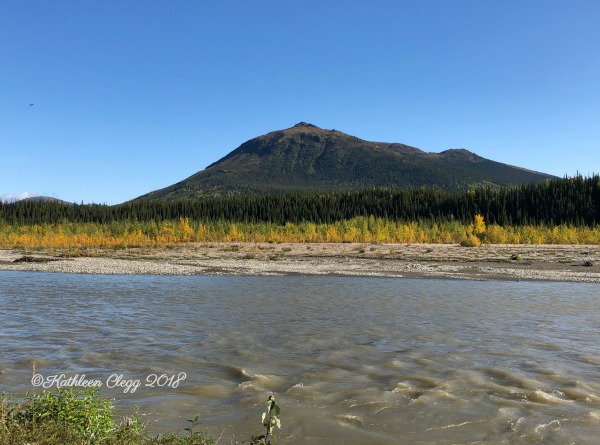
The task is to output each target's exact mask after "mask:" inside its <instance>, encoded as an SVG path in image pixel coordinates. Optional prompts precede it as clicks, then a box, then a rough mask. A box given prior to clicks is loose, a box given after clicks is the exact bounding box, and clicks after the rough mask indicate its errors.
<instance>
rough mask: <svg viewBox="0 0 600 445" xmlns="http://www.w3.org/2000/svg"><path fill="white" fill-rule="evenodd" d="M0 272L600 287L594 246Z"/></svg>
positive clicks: (156, 255)
mask: <svg viewBox="0 0 600 445" xmlns="http://www.w3.org/2000/svg"><path fill="white" fill-rule="evenodd" d="M0 270H27V271H43V272H60V273H78V274H156V275H337V276H378V277H406V278H425V277H427V278H453V279H471V280H547V281H578V282H600V247H599V246H596V245H593V246H592V245H498V244H493V245H483V246H481V247H476V248H475V247H462V246H459V245H456V244H356V243H336V244H326V243H320V244H319V243H314V244H313V243H186V244H175V245H169V246H165V247H157V248H148V247H142V248H128V249H89V250H77V251H74V250H52V251H50V250H47V251H35V252H23V251H20V250H0Z"/></svg>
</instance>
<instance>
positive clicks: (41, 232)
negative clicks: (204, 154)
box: [0, 215, 600, 249]
mask: <svg viewBox="0 0 600 445" xmlns="http://www.w3.org/2000/svg"><path fill="white" fill-rule="evenodd" d="M218 241H226V242H244V241H247V242H269V241H271V242H292V243H313V242H328V243H338V242H352V243H371V242H378V243H438V244H440V243H443V244H461V243H462V244H463V245H470V246H478V245H481V243H488V244H600V228H590V227H573V226H567V225H559V226H553V227H548V226H499V225H496V224H491V225H489V226H486V224H485V222H484V220H483V217H482V216H481V215H476V216H475V217H474V221H473V224H469V225H465V224H461V223H458V222H456V221H448V222H445V223H434V222H427V221H419V222H417V221H413V222H400V221H392V220H387V219H382V218H374V217H369V218H365V217H356V218H352V219H350V220H345V221H339V222H336V223H333V224H314V223H308V222H305V223H299V224H294V223H289V222H288V223H286V224H285V225H274V224H271V223H232V222H227V221H210V222H206V221H190V220H188V219H187V218H181V219H179V220H178V221H165V222H160V223H156V222H135V221H134V222H130V221H118V222H111V223H108V224H97V223H85V224H84V223H79V224H75V223H68V222H64V223H60V224H44V225H32V226H26V225H23V226H12V225H6V224H4V225H0V248H22V249H38V248H57V249H69V248H126V247H142V246H159V245H167V244H174V243H187V242H218Z"/></svg>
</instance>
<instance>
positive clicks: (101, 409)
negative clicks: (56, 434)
mask: <svg viewBox="0 0 600 445" xmlns="http://www.w3.org/2000/svg"><path fill="white" fill-rule="evenodd" d="M113 414H114V407H113V405H112V402H111V400H109V399H104V398H102V397H100V395H99V391H98V389H97V388H90V389H89V390H87V391H84V392H77V391H75V389H73V388H59V389H58V390H57V392H55V393H54V392H48V391H44V392H42V393H40V394H34V395H33V396H29V397H27V398H26V401H25V404H24V405H23V410H22V411H21V412H20V413H19V417H20V418H21V420H23V421H26V422H32V423H33V424H34V425H40V424H42V423H47V422H53V423H58V424H63V425H65V426H68V427H69V428H72V429H74V430H75V431H76V432H78V433H80V434H81V435H82V436H85V437H87V438H89V439H91V440H92V441H100V440H104V439H106V438H107V437H108V436H109V435H110V434H111V433H112V432H113V430H114V428H115V423H114V421H113Z"/></svg>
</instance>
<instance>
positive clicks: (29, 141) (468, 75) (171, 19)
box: [0, 0, 600, 204]
mask: <svg viewBox="0 0 600 445" xmlns="http://www.w3.org/2000/svg"><path fill="white" fill-rule="evenodd" d="M599 24H600V1H598V0H562V1H557V0H501V1H500V0H498V1H493V0H412V1H402V0H391V1H378V0H373V1H370V2H367V1H363V0H360V1H358V0H343V1H333V0H304V1H292V0H290V1H287V0H239V1H231V0H218V1H217V0H212V1H209V0H205V1H202V0H194V1H192V0H188V1H182V0H169V1H167V0H164V1H154V0H139V1H138V0H118V1H117V0H102V1H91V0H89V1H88V0H86V1H83V0H81V1H76V0H69V1H64V0H52V1H50V0H44V1H35V0H25V1H24V0H3V1H2V5H1V6H0V159H1V160H2V171H1V173H0V195H1V196H3V197H5V198H6V197H8V196H10V195H13V196H16V195H22V194H24V193H29V194H38V195H49V196H54V197H57V198H61V199H64V200H67V201H71V202H81V201H83V202H85V203H88V202H96V203H107V204H116V203H120V202H123V201H126V200H129V199H132V198H135V197H137V196H139V195H141V194H144V193H146V192H149V191H151V190H155V189H158V188H162V187H165V186H167V185H170V184H173V183H175V182H177V181H180V180H182V179H184V178H186V177H188V176H189V175H192V174H193V173H195V172H197V171H199V170H202V169H204V168H205V167H206V166H207V165H208V164H210V163H212V162H214V161H216V160H217V159H219V158H221V157H222V156H224V155H226V154H227V153H228V152H230V151H231V150H233V149H235V148H237V147H238V146H239V145H240V144H241V143H243V142H245V141H246V140H248V139H251V138H253V137H255V136H258V135H260V134H264V133H266V132H269V131H272V130H277V129H282V128H288V127H291V126H293V125H294V124H296V123H298V122H300V121H307V122H311V123H313V124H315V125H318V126H320V127H323V128H335V129H337V130H341V131H344V132H346V133H349V134H352V135H354V136H357V137H360V138H363V139H367V140H375V141H386V142H401V143H405V144H409V145H412V146H415V147H418V148H421V149H423V150H425V151H431V152H439V151H442V150H445V149H448V148H466V149H468V150H471V151H473V152H475V153H477V154H479V155H481V156H484V157H486V158H489V159H493V160H496V161H500V162H505V163H509V164H513V165H518V166H522V167H526V168H530V169H533V170H538V171H543V172H546V173H551V174H554V175H557V176H564V175H565V174H567V175H574V174H575V173H576V172H577V171H579V172H581V173H583V174H584V175H587V174H591V173H593V172H600V25H599ZM30 104H34V105H32V106H30Z"/></svg>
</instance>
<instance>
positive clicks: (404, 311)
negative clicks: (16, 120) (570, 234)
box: [0, 271, 600, 445]
mask: <svg viewBox="0 0 600 445" xmlns="http://www.w3.org/2000/svg"><path fill="white" fill-rule="evenodd" d="M599 289H600V288H599V287H598V285H597V284H580V283H548V282H476V281H458V280H456V281H449V280H429V279H385V278H354V277H353V278H344V277H302V276H294V277H237V276H229V277H217V276H102V275H67V274H48V273H36V272H33V273H30V272H6V271H5V272H0V391H8V392H10V393H12V394H14V395H17V396H20V395H23V394H24V393H25V392H26V391H32V390H35V391H36V392H38V391H41V390H42V389H43V386H39V387H36V388H35V389H34V388H33V387H32V383H31V381H32V378H31V376H32V362H35V364H36V365H35V366H36V373H38V374H39V376H38V377H37V378H38V379H41V380H38V381H36V383H42V384H45V385H46V386H48V387H49V389H53V388H55V387H56V386H57V385H59V384H60V383H59V382H66V381H68V379H69V378H71V377H73V378H74V379H75V381H76V384H77V385H80V386H83V385H84V384H93V382H96V384H99V385H101V386H100V390H101V392H102V394H104V395H107V396H110V397H113V398H114V399H115V401H114V403H115V405H116V406H117V407H118V408H119V410H120V411H122V412H123V413H128V412H131V411H132V410H133V407H136V406H137V407H139V408H138V409H139V414H140V415H141V416H142V418H143V419H144V421H145V422H147V423H148V428H149V429H150V430H151V431H155V432H164V431H176V430H182V429H183V428H184V427H186V426H187V425H186V419H189V418H191V417H193V416H194V415H195V414H199V415H200V419H201V422H202V425H201V428H204V429H207V430H208V431H209V432H211V434H213V435H214V436H219V435H222V439H221V440H220V442H219V443H221V444H229V443H235V442H236V441H241V440H243V439H247V438H248V437H249V436H250V435H252V434H258V433H261V432H262V431H261V427H260V417H261V413H262V412H263V411H264V407H265V406H266V403H265V402H266V399H267V397H268V396H269V394H271V393H274V395H275V397H276V400H277V402H278V404H279V405H280V406H281V420H282V430H281V433H280V434H279V439H280V443H281V444H286V443H287V444H323V443H328V444H365V443H369V444H464V443H482V442H485V443H490V444H532V443H543V444H561V445H562V444H570V443H573V444H578V445H580V444H596V443H598V440H599V439H598V438H599V437H600V383H599V382H600V379H599V377H600V303H599V300H598V298H599V292H598V291H599ZM183 373H185V374H183ZM61 374H64V376H63V377H60V376H61ZM52 376H57V378H56V379H54V378H53V377H52ZM86 382H87V383H86ZM136 382H137V383H136ZM119 385H123V386H119ZM137 385H139V386H137Z"/></svg>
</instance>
